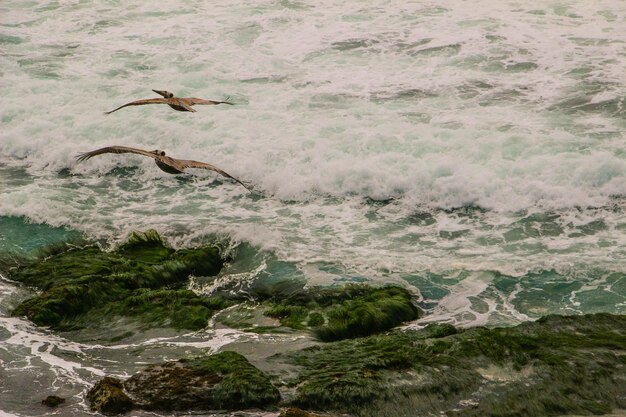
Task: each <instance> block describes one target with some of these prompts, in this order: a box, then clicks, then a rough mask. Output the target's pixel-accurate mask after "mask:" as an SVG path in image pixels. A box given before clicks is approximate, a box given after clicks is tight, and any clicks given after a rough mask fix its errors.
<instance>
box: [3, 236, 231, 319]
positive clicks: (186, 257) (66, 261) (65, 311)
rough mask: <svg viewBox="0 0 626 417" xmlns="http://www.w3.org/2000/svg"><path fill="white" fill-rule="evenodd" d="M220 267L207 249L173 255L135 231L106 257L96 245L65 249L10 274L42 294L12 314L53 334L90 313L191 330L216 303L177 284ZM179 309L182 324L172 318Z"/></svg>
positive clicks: (154, 239) (214, 254) (156, 238)
mask: <svg viewBox="0 0 626 417" xmlns="http://www.w3.org/2000/svg"><path fill="white" fill-rule="evenodd" d="M222 265H223V262H222V259H221V258H220V255H219V252H218V250H217V249H216V248H214V247H211V246H205V247H199V248H195V249H182V250H178V251H175V250H174V249H172V248H169V247H167V246H165V243H164V242H163V240H162V239H161V237H160V236H159V235H158V233H157V232H155V231H153V230H151V231H148V232H145V233H136V232H135V233H133V234H132V235H131V237H130V239H129V240H128V242H126V243H125V244H123V245H121V246H120V247H119V248H117V249H116V250H114V251H111V252H105V251H103V250H101V249H100V248H98V247H96V246H87V247H83V248H71V249H69V250H66V251H64V252H58V253H54V254H52V255H51V256H49V257H46V258H44V259H37V260H34V261H31V262H29V263H28V264H25V265H22V266H20V267H18V268H16V269H15V270H13V271H11V275H10V277H11V278H12V279H14V280H16V281H20V282H22V283H24V284H26V285H29V286H33V287H37V288H39V289H41V290H42V292H41V293H40V294H39V295H36V296H35V297H33V298H30V299H28V300H26V301H24V302H23V303H21V304H20V305H18V306H17V307H16V308H15V310H14V311H13V313H12V314H13V315H14V316H27V317H28V318H29V319H30V320H32V321H33V322H34V323H36V324H38V325H42V326H50V327H51V328H54V329H57V330H70V329H74V328H77V327H80V326H82V325H84V324H86V319H88V318H90V315H91V317H92V318H98V317H100V318H101V317H102V314H103V313H112V314H117V315H122V316H135V317H137V318H139V319H140V320H142V321H144V322H146V323H148V322H152V321H153V322H155V323H156V324H157V325H168V324H173V327H177V328H190V329H198V328H200V327H204V325H206V319H208V317H210V316H211V315H212V313H213V312H214V311H215V310H217V309H219V308H218V307H220V308H221V306H222V305H223V303H222V301H223V300H221V299H220V300H212V301H206V300H202V299H200V298H199V297H198V296H196V295H195V294H193V293H191V292H190V291H184V290H181V287H182V286H184V285H185V284H186V282H187V279H188V277H189V275H190V274H195V275H206V276H208V275H215V274H217V273H218V272H219V271H220V270H221V268H222ZM162 291H171V292H167V293H164V292H162ZM166 294H167V295H168V296H172V298H169V297H165V295H166ZM151 307H153V309H152V310H150V308H151ZM94 312H97V314H94ZM181 312H185V313H189V314H190V319H184V320H183V319H180V318H177V316H178V315H179V313H181ZM166 316H167V317H166Z"/></svg>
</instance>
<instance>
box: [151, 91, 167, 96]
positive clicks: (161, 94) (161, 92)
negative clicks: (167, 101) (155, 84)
mask: <svg viewBox="0 0 626 417" xmlns="http://www.w3.org/2000/svg"><path fill="white" fill-rule="evenodd" d="M152 91H154V92H155V93H157V94H158V95H160V96H162V97H165V98H167V96H168V94H169V93H168V92H167V91H165V90H152Z"/></svg>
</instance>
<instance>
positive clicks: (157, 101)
mask: <svg viewBox="0 0 626 417" xmlns="http://www.w3.org/2000/svg"><path fill="white" fill-rule="evenodd" d="M145 104H169V100H168V99H166V98H146V99H144V100H137V101H132V102H130V103H126V104H124V105H123V106H119V107H118V108H117V109H115V110H111V111H107V112H104V114H111V113H113V112H114V111H118V110H119V109H123V108H124V107H128V106H143V105H145Z"/></svg>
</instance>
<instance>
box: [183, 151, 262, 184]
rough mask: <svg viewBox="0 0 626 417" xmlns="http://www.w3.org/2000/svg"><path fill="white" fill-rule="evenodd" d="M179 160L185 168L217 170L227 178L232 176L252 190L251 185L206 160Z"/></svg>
mask: <svg viewBox="0 0 626 417" xmlns="http://www.w3.org/2000/svg"><path fill="white" fill-rule="evenodd" d="M178 162H180V163H181V164H182V165H183V166H184V168H200V169H210V170H211V171H215V172H217V173H218V174H220V175H222V176H224V177H226V178H230V179H231V180H234V181H236V182H238V183H239V184H241V185H243V186H244V187H245V188H246V189H247V190H250V191H251V188H250V187H249V186H247V185H246V184H244V183H243V182H241V181H239V180H238V179H237V178H235V177H233V176H232V175H230V174H229V173H228V172H226V171H223V170H221V169H219V168H218V167H216V166H215V165H211V164H207V163H206V162H198V161H189V160H184V159H179V160H178Z"/></svg>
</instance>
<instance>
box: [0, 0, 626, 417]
mask: <svg viewBox="0 0 626 417" xmlns="http://www.w3.org/2000/svg"><path fill="white" fill-rule="evenodd" d="M625 63H626V3H625V2H623V1H622V0H597V1H593V2H591V1H584V0H576V1H575V0H571V1H567V0H560V1H542V2H535V1H528V2H521V1H495V0H478V1H474V2H471V4H469V3H467V2H464V1H460V0H452V1H448V2H436V1H412V2H405V1H398V0H389V1H380V0H364V1H358V2H357V1H354V2H341V1H332V0H320V1H315V2H314V1H305V0H302V1H289V0H277V1H257V2H244V1H226V2H220V3H219V4H212V3H211V2H202V1H192V0H173V1H170V2H167V4H160V3H159V4H158V5H157V4H152V3H150V2H143V3H137V4H125V3H124V2H120V1H95V0H81V1H54V2H43V1H37V0H32V1H18V0H5V1H3V2H2V3H1V4H0V87H1V91H2V95H1V98H0V103H1V107H0V118H1V129H0V253H1V254H2V255H3V256H6V255H7V254H15V255H20V256H28V255H31V254H34V253H36V251H37V249H39V248H41V247H42V246H44V245H46V244H51V243H58V242H64V241H68V240H70V239H74V238H77V237H87V238H90V239H98V240H99V241H100V242H102V243H103V244H105V245H115V244H116V243H118V242H119V241H121V240H123V239H125V237H127V236H128V235H129V234H130V232H131V231H133V230H145V229H149V228H153V229H156V230H158V231H159V232H160V233H161V234H162V235H163V236H164V237H165V238H166V239H167V240H168V241H169V242H170V243H171V244H172V245H173V246H175V247H185V246H190V245H195V244H199V243H206V242H219V244H220V245H221V246H222V247H223V248H224V250H225V251H227V252H228V253H229V254H230V255H231V256H232V257H233V262H232V264H231V265H229V266H228V268H226V270H225V271H224V272H223V273H222V274H221V276H220V280H221V282H224V281H226V282H228V281H233V282H235V281H238V280H249V281H253V280H256V279H275V280H278V279H285V278H293V279H300V280H305V281H306V282H308V283H309V284H311V285H332V284H337V283H342V282H350V281H366V282H372V283H389V282H392V283H396V284H400V285H404V286H406V287H407V288H410V289H411V290H413V291H414V292H415V294H416V296H415V297H416V302H418V303H419V304H420V306H421V307H422V308H423V309H425V310H426V311H427V313H428V314H427V315H426V316H425V318H423V319H421V320H420V321H418V322H416V323H412V324H410V325H409V326H421V325H423V324H424V323H426V322H430V321H440V322H449V323H453V324H456V325H461V326H472V325H512V324H515V323H519V322H521V321H524V320H531V319H535V318H537V317H540V316H542V315H544V314H549V313H562V314H574V313H576V314H578V313H590V312H599V311H605V312H614V313H624V312H626V256H625V255H626V198H625V197H626V151H625V149H626V148H625V142H624V139H625V138H626V71H624V67H625ZM151 89H167V90H170V91H173V92H174V93H176V94H177V95H179V96H186V97H189V96H193V97H202V98H207V99H220V100H223V99H226V98H227V97H230V100H231V101H232V102H233V103H234V104H235V105H233V106H225V105H222V106H197V107H195V108H196V110H197V112H196V113H181V112H176V111H173V110H171V109H169V108H168V107H167V106H163V105H158V106H157V105H152V106H140V107H128V108H124V109H122V110H120V111H118V112H116V113H113V114H111V115H108V116H107V115H104V114H103V113H104V112H105V111H109V110H112V109H114V108H116V107H118V106H120V105H122V104H124V103H127V102H129V101H133V100H136V99H140V98H151V97H153V96H155V95H154V94H153V93H152V92H151ZM110 145H125V146H134V147H139V148H143V149H146V150H152V149H162V150H165V151H166V152H167V153H168V154H169V155H172V156H174V157H180V158H184V159H196V160H200V161H206V162H209V163H212V164H214V165H217V166H218V167H220V168H222V169H224V170H225V171H227V172H229V173H230V174H232V175H233V176H235V177H237V178H239V179H241V180H243V181H246V182H248V183H250V184H252V185H253V187H254V189H255V192H254V193H249V192H247V191H246V190H245V189H244V188H243V187H241V186H239V185H237V184H236V183H233V182H229V181H227V180H224V179H223V178H221V177H219V176H216V175H214V173H211V172H203V171H201V172H193V173H192V174H190V175H185V176H172V175H169V174H166V173H164V172H162V171H160V170H159V169H158V168H157V167H156V166H155V165H154V164H153V163H152V162H151V161H150V160H148V159H147V158H142V157H140V156H134V155H104V156H99V157H97V158H94V159H91V160H88V161H85V162H82V163H77V161H76V159H75V156H76V155H77V154H78V153H79V152H84V151H89V150H92V149H96V148H98V147H103V146H110ZM5 278H6V277H4V278H2V280H1V281H0V364H1V365H2V368H1V369H0V416H4V415H5V414H6V415H14V414H15V415H47V414H50V415H51V413H53V412H51V411H49V410H47V409H45V408H44V407H43V406H41V405H39V404H38V402H37V401H35V400H32V397H33V393H38V395H39V396H42V398H45V395H43V394H44V393H45V394H46V395H48V394H47V393H54V392H57V391H58V392H61V393H64V395H65V396H67V397H68V398H69V400H68V402H69V405H68V406H67V407H66V408H65V412H68V411H67V410H71V412H72V413H74V414H75V415H84V414H85V413H87V410H88V408H87V405H86V404H85V402H84V391H85V389H87V387H89V386H90V385H91V384H92V383H93V382H94V381H95V380H97V379H98V377H100V376H102V375H104V374H114V375H118V376H123V375H126V374H129V373H132V372H133V371H134V370H136V369H139V368H141V367H142V366H143V364H145V363H149V362H154V361H159V360H162V359H163V358H176V357H180V356H181V355H184V354H190V352H191V353H192V352H195V351H202V350H206V349H213V350H216V349H219V348H220V347H222V346H225V345H227V344H229V343H259V344H262V345H263V346H265V348H264V349H266V351H271V346H273V344H275V343H279V342H280V343H282V342H285V340H283V339H284V337H283V339H281V338H278V339H276V338H275V337H272V336H258V335H254V336H251V335H245V334H240V333H238V332H235V331H226V330H224V329H217V328H211V327H209V328H208V329H207V330H206V331H203V332H199V333H193V334H187V335H172V334H157V333H155V334H146V335H145V337H144V338H143V339H138V340H133V341H132V343H130V344H128V343H127V344H117V345H116V344H106V345H103V344H101V343H100V342H94V341H93V340H96V339H98V338H97V337H95V338H94V339H93V340H91V341H90V339H89V337H87V335H82V336H81V337H71V336H68V335H58V334H53V333H51V332H49V331H47V330H46V329H40V328H35V327H34V326H32V325H31V324H29V323H28V322H26V321H24V320H21V319H19V318H11V317H9V312H10V310H11V308H12V307H14V306H15V305H16V304H17V303H18V302H19V301H20V300H22V299H24V298H25V297H27V296H28V295H29V294H31V293H30V290H28V289H25V288H22V287H19V286H18V285H16V284H15V283H13V282H10V281H9V280H7V279H5ZM196 289H197V290H199V291H205V292H208V291H210V290H211V288H210V287H208V288H196ZM287 342H289V341H287ZM293 343H297V341H295V342H293ZM260 366H262V364H261V365H260ZM37 398H39V397H37Z"/></svg>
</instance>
